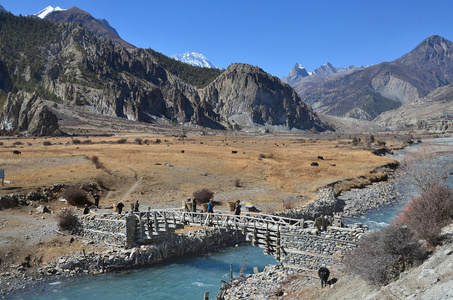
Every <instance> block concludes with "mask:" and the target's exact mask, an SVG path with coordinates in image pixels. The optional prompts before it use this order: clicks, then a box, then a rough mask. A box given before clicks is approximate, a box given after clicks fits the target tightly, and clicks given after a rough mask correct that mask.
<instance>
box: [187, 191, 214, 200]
mask: <svg viewBox="0 0 453 300" xmlns="http://www.w3.org/2000/svg"><path fill="white" fill-rule="evenodd" d="M192 196H194V197H195V198H196V199H197V202H198V203H206V202H209V199H211V198H212V196H214V193H213V192H211V191H210V190H208V189H201V190H198V191H195V192H193V194H192Z"/></svg>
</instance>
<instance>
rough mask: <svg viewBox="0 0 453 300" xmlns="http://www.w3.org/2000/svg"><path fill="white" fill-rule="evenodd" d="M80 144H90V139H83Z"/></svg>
mask: <svg viewBox="0 0 453 300" xmlns="http://www.w3.org/2000/svg"><path fill="white" fill-rule="evenodd" d="M82 144H91V140H90V139H88V140H84V141H83V142H82Z"/></svg>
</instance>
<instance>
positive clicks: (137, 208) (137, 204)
mask: <svg viewBox="0 0 453 300" xmlns="http://www.w3.org/2000/svg"><path fill="white" fill-rule="evenodd" d="M139 207H140V203H138V200H137V201H135V203H134V211H135V212H138V211H140V210H139Z"/></svg>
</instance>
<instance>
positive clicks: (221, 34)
mask: <svg viewBox="0 0 453 300" xmlns="http://www.w3.org/2000/svg"><path fill="white" fill-rule="evenodd" d="M0 4H1V5H2V6H3V7H4V8H5V9H7V10H9V11H11V12H12V13H13V14H15V15H19V14H22V15H28V14H34V13H37V12H39V11H40V10H41V9H43V8H45V7H46V6H48V5H51V6H53V7H56V6H60V7H61V8H65V9H68V8H71V7H73V6H77V7H78V8H80V9H82V10H85V11H87V12H89V13H90V14H91V15H92V16H93V17H95V18H104V19H106V20H108V21H109V23H110V24H111V25H112V26H113V27H114V28H115V29H116V30H117V31H118V33H119V34H120V36H121V37H122V38H123V39H124V40H126V41H128V42H130V43H132V44H133V45H135V46H138V47H142V48H152V49H154V50H156V51H159V52H161V53H163V54H165V55H168V56H171V55H174V54H182V53H184V52H198V53H202V54H203V55H205V56H206V57H207V58H208V59H209V60H210V61H211V62H212V63H213V64H215V65H216V66H218V67H220V68H227V67H228V66H229V65H230V64H231V63H236V62H241V63H248V64H252V65H256V66H259V67H261V68H262V69H263V70H264V71H266V72H268V73H270V74H272V75H274V76H278V77H282V76H286V75H287V74H288V73H289V71H290V69H291V68H292V67H293V66H294V64H295V63H301V64H302V65H303V66H305V67H306V68H307V70H308V71H312V70H314V69H316V68H317V67H319V66H321V65H323V64H324V63H326V62H330V63H332V64H333V65H334V66H336V67H346V66H349V65H356V66H361V65H370V64H377V63H380V62H383V61H392V60H394V59H396V58H398V57H400V56H402V55H403V54H405V53H407V52H409V51H411V50H412V49H413V48H415V47H416V46H417V45H418V44H419V43H420V42H422V41H423V40H424V39H425V38H427V37H428V36H431V35H435V34H437V35H440V36H443V37H444V38H446V39H448V40H453V1H449V0H444V1H440V0H429V1H427V0H424V1H419V0H404V1H403V0H402V1H398V0H376V1H375V0H357V1H356V0H351V1H348V0H341V1H339V0H331V1H327V0H309V1H306V0H299V1H297V0H294V1H289V0H280V1H270V0H224V1H222V0H204V1H201V0H199V1H196V0H192V1H190V0H181V1H175V0H156V1H154V0H129V1H119V0H108V1H107V0H77V1H71V0H60V1H54V0H44V1H42V0H6V1H0Z"/></svg>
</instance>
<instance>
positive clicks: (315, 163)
mask: <svg viewBox="0 0 453 300" xmlns="http://www.w3.org/2000/svg"><path fill="white" fill-rule="evenodd" d="M311 166H312V167H317V166H319V164H318V163H317V162H312V163H311Z"/></svg>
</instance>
